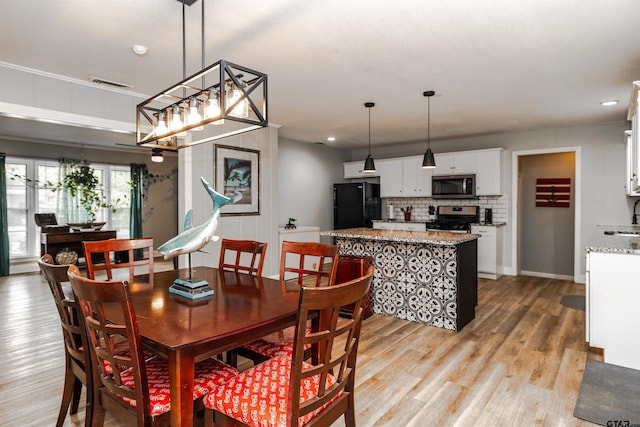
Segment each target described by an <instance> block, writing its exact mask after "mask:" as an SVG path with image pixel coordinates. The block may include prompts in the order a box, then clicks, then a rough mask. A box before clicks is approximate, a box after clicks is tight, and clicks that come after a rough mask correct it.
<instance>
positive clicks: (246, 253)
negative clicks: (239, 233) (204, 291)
mask: <svg viewBox="0 0 640 427" xmlns="http://www.w3.org/2000/svg"><path fill="white" fill-rule="evenodd" d="M266 252H267V243H262V242H256V241H254V240H231V239H222V241H221V243H220V262H219V263H218V269H219V270H232V271H238V272H241V273H248V274H253V275H256V276H262V267H263V265H264V257H265V254H266Z"/></svg>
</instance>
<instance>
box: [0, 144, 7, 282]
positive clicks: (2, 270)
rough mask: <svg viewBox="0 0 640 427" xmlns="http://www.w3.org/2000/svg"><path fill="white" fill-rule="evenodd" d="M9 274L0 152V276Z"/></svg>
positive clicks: (4, 172) (4, 179)
mask: <svg viewBox="0 0 640 427" xmlns="http://www.w3.org/2000/svg"><path fill="white" fill-rule="evenodd" d="M8 275H9V217H8V214H7V168H6V167H5V155H4V153H0V276H8Z"/></svg>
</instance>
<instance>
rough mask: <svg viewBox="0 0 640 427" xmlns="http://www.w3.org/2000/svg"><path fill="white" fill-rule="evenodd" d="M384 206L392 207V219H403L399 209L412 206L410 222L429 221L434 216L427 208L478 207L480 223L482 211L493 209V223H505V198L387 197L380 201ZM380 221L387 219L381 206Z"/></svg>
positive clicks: (482, 217) (385, 212) (386, 214)
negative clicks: (443, 198) (439, 206)
mask: <svg viewBox="0 0 640 427" xmlns="http://www.w3.org/2000/svg"><path fill="white" fill-rule="evenodd" d="M382 200H383V201H385V202H386V206H389V205H390V204H391V205H393V213H394V216H393V219H397V220H402V219H404V217H403V213H402V211H401V210H400V209H401V208H406V207H407V206H413V210H412V213H411V220H412V221H431V220H433V219H434V216H430V215H429V206H433V207H437V206H438V205H446V206H480V221H484V210H485V209H493V222H507V197H506V196H481V197H480V198H478V199H474V200H441V199H431V198H426V197H415V198H412V197H389V198H386V199H382ZM382 219H388V210H387V209H386V208H385V207H384V205H383V210H382Z"/></svg>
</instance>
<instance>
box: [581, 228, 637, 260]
mask: <svg viewBox="0 0 640 427" xmlns="http://www.w3.org/2000/svg"><path fill="white" fill-rule="evenodd" d="M605 231H618V232H625V231H632V232H640V226H633V225H599V226H597V227H596V229H595V231H594V232H593V234H592V235H591V238H590V239H589V242H588V244H587V248H586V249H587V252H606V253H618V254H632V255H640V235H638V237H628V236H611V235H606V234H604V232H605Z"/></svg>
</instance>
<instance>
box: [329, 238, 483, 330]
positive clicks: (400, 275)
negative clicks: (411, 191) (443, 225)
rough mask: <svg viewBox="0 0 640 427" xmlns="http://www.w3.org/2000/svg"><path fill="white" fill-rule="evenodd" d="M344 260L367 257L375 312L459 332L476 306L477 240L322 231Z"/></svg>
mask: <svg viewBox="0 0 640 427" xmlns="http://www.w3.org/2000/svg"><path fill="white" fill-rule="evenodd" d="M320 234H321V235H323V236H333V237H335V239H336V244H337V245H338V247H339V249H340V254H341V255H359V256H363V255H368V256H371V257H372V258H373V264H374V266H375V273H374V276H373V282H372V284H371V286H372V289H373V312H374V313H378V314H384V315H387V316H393V317H397V318H400V319H405V320H412V321H414V322H419V323H424V324H426V325H431V326H436V327H439V328H444V329H449V330H454V331H459V330H461V329H462V328H463V327H464V326H465V325H466V324H467V323H469V322H470V321H471V320H473V318H474V317H475V307H476V305H477V303H478V279H477V277H478V271H477V270H478V269H477V261H478V256H477V238H478V236H476V235H474V234H468V233H464V234H460V233H447V232H433V231H400V230H378V229H371V228H349V229H345V230H332V231H323V232H321V233H320Z"/></svg>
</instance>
